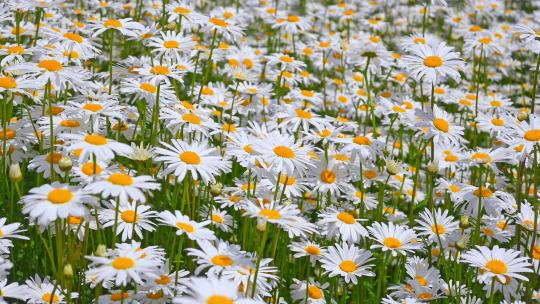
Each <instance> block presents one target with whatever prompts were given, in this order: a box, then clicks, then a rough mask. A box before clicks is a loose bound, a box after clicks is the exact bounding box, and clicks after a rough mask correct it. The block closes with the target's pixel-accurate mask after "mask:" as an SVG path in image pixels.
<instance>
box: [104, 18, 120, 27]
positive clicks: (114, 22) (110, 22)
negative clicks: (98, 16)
mask: <svg viewBox="0 0 540 304" xmlns="http://www.w3.org/2000/svg"><path fill="white" fill-rule="evenodd" d="M103 25H104V26H105V27H107V28H120V27H122V22H120V20H116V19H107V20H106V21H105V22H104V23H103Z"/></svg>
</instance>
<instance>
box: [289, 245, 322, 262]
mask: <svg viewBox="0 0 540 304" xmlns="http://www.w3.org/2000/svg"><path fill="white" fill-rule="evenodd" d="M289 247H290V248H291V251H292V252H294V254H293V257H294V258H295V259H298V258H301V257H309V261H310V262H311V265H315V262H316V261H318V260H319V259H320V258H321V257H322V254H324V253H325V252H326V249H325V248H323V247H321V246H319V245H318V244H316V243H314V242H310V241H307V240H303V241H299V242H291V243H290V244H289Z"/></svg>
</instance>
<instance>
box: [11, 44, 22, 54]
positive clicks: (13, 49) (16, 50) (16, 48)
mask: <svg viewBox="0 0 540 304" xmlns="http://www.w3.org/2000/svg"><path fill="white" fill-rule="evenodd" d="M7 51H8V54H10V55H12V54H19V55H22V54H24V47H22V46H20V45H14V46H10V47H8V49H7Z"/></svg>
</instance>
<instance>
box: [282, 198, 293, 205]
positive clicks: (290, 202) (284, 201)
mask: <svg viewBox="0 0 540 304" xmlns="http://www.w3.org/2000/svg"><path fill="white" fill-rule="evenodd" d="M282 204H283V205H285V206H288V205H291V204H292V201H291V200H290V199H288V198H287V199H284V200H283V202H282Z"/></svg>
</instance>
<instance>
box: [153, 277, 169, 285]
mask: <svg viewBox="0 0 540 304" xmlns="http://www.w3.org/2000/svg"><path fill="white" fill-rule="evenodd" d="M154 282H155V283H156V284H158V285H167V284H169V283H170V282H171V278H169V276H168V275H161V276H159V278H157V279H156V280H155V281H154Z"/></svg>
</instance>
